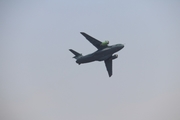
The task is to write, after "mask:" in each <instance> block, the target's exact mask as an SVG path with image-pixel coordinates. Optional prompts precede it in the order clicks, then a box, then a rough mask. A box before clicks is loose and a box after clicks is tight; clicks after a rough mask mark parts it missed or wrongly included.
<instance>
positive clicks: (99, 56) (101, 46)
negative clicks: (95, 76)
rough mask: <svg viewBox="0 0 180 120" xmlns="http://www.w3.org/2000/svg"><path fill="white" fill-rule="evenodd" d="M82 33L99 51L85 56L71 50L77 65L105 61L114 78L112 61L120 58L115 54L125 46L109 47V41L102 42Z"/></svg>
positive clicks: (109, 72)
mask: <svg viewBox="0 0 180 120" xmlns="http://www.w3.org/2000/svg"><path fill="white" fill-rule="evenodd" d="M80 33H81V34H82V35H83V36H84V37H85V38H86V39H87V40H88V41H89V42H90V43H91V44H93V45H94V46H95V47H96V48H97V51H95V52H93V53H91V54H88V55H84V56H83V55H82V54H80V53H78V52H76V51H75V50H72V49H69V51H71V52H72V53H73V54H74V55H75V56H74V57H73V58H75V59H76V63H78V64H79V65H80V64H82V63H89V62H93V61H104V63H105V66H106V70H107V72H108V75H109V77H111V76H112V60H114V59H116V58H117V57H118V55H117V54H114V53H115V52H118V51H119V50H121V49H122V48H124V45H123V44H116V45H111V46H109V45H108V44H109V41H105V42H101V41H99V40H97V39H95V38H93V37H91V36H90V35H88V34H86V33H84V32H80ZM113 54H114V55H113Z"/></svg>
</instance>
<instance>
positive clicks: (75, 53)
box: [69, 49, 82, 58]
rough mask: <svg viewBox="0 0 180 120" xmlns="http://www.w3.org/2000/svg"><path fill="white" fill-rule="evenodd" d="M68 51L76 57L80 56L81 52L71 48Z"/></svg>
mask: <svg viewBox="0 0 180 120" xmlns="http://www.w3.org/2000/svg"><path fill="white" fill-rule="evenodd" d="M69 51H71V52H72V53H73V54H74V55H75V56H74V57H73V58H78V57H80V56H82V54H80V53H78V52H76V51H74V50H72V49H69Z"/></svg>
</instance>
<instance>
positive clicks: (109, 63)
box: [104, 59, 112, 77]
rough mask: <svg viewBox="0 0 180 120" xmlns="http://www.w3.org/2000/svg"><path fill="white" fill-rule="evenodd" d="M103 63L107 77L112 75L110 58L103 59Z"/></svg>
mask: <svg viewBox="0 0 180 120" xmlns="http://www.w3.org/2000/svg"><path fill="white" fill-rule="evenodd" d="M104 63H105V65H106V69H107V71H108V74H109V77H111V76H112V59H107V60H105V61H104Z"/></svg>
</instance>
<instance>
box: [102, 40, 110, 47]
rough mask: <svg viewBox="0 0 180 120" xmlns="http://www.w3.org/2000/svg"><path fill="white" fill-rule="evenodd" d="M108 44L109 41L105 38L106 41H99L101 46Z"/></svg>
mask: <svg viewBox="0 0 180 120" xmlns="http://www.w3.org/2000/svg"><path fill="white" fill-rule="evenodd" d="M108 44H109V41H107V40H106V41H104V42H102V43H101V46H107V45H108Z"/></svg>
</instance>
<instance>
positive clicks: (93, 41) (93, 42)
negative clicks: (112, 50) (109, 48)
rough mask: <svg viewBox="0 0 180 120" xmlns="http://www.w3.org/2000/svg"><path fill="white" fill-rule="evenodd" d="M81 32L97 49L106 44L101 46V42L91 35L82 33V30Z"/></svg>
mask: <svg viewBox="0 0 180 120" xmlns="http://www.w3.org/2000/svg"><path fill="white" fill-rule="evenodd" d="M81 34H82V35H83V36H84V37H85V38H86V39H87V40H88V41H89V42H90V43H92V44H93V45H94V46H95V47H96V48H97V49H98V50H99V49H103V48H105V47H106V46H101V44H102V42H101V41H99V40H97V39H95V38H93V37H91V36H90V35H88V34H86V33H84V32H81Z"/></svg>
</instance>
